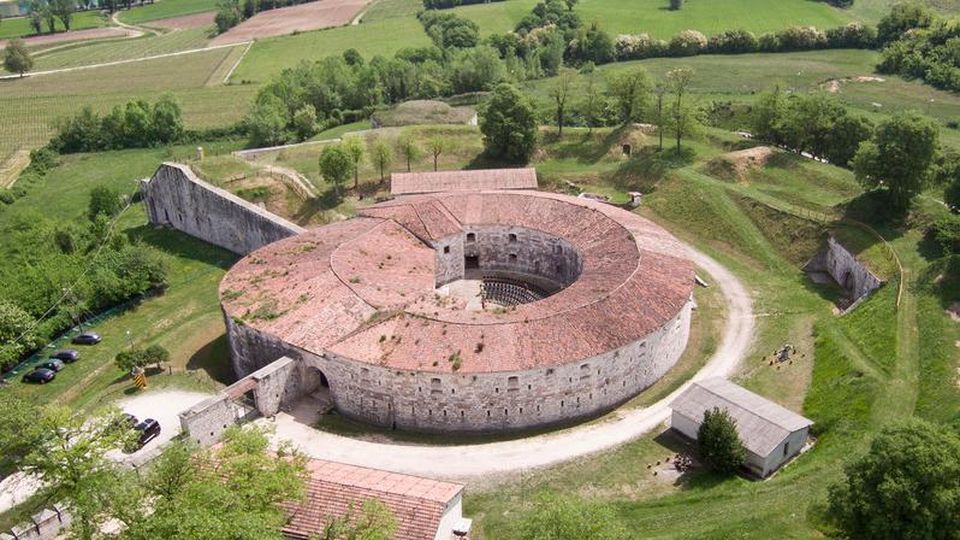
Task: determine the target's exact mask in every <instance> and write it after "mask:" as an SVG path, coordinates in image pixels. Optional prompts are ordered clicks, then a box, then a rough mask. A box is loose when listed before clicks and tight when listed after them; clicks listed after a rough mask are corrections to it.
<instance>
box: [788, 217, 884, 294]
mask: <svg viewBox="0 0 960 540" xmlns="http://www.w3.org/2000/svg"><path fill="white" fill-rule="evenodd" d="M803 270H804V271H806V272H826V273H828V274H830V277H832V278H833V280H834V281H836V282H837V284H838V285H840V287H842V288H843V289H844V290H845V291H847V293H848V294H850V296H851V298H852V300H853V302H852V303H851V305H850V306H848V307H847V308H846V309H845V310H844V312H846V311H849V310H850V309H853V308H854V307H855V306H856V305H857V304H859V302H860V301H861V300H862V299H863V298H865V297H867V296H868V295H869V294H870V293H872V292H873V291H875V290H876V289H878V288H879V287H880V286H881V285H883V280H881V279H880V278H879V277H877V276H876V275H875V274H874V273H873V272H871V271H870V269H869V268H867V267H866V265H864V264H863V263H861V262H860V261H859V260H857V257H856V255H854V254H853V253H851V252H850V251H849V250H847V248H845V247H843V245H842V244H840V242H838V241H837V239H836V238H834V237H833V235H830V236H828V237H827V241H826V243H825V244H824V246H823V247H822V248H821V249H820V251H819V252H818V253H817V254H816V255H815V256H814V257H813V258H812V259H810V261H809V262H808V263H807V264H806V265H804V267H803Z"/></svg>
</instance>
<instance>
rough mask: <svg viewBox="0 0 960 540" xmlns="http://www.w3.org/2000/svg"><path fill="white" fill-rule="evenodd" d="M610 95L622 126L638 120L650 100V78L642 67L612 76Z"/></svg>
mask: <svg viewBox="0 0 960 540" xmlns="http://www.w3.org/2000/svg"><path fill="white" fill-rule="evenodd" d="M608 86H609V92H610V95H611V96H613V98H614V99H615V100H616V102H617V107H618V108H619V110H620V121H621V122H623V124H624V125H627V124H629V123H630V122H635V121H637V120H639V119H640V115H641V114H642V112H643V110H644V109H645V108H646V107H647V104H648V102H649V100H650V90H651V88H652V86H651V84H650V77H649V76H648V75H647V70H645V69H643V68H642V67H638V68H635V69H631V70H629V71H622V72H619V73H617V74H615V75H613V76H612V77H611V78H610V80H609V82H608Z"/></svg>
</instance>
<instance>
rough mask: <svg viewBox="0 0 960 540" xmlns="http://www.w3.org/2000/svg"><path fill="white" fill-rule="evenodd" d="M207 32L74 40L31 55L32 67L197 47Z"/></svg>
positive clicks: (196, 30) (73, 64) (80, 63)
mask: <svg viewBox="0 0 960 540" xmlns="http://www.w3.org/2000/svg"><path fill="white" fill-rule="evenodd" d="M209 33H210V30H209V29H208V28H191V29H187V30H179V31H176V32H170V33H167V34H160V35H145V36H143V37H139V38H135V39H125V40H121V41H105V42H99V43H89V44H87V43H78V44H77V45H75V46H73V47H66V48H62V49H61V48H58V49H57V50H55V51H52V52H49V53H47V54H43V53H40V54H37V55H35V56H34V70H35V71H42V70H47V69H59V68H69V67H76V66H87V65H93V64H102V63H107V62H116V61H118V60H130V59H134V58H145V57H148V56H156V55H160V54H167V53H172V52H179V51H185V50H189V49H199V48H202V47H204V46H206V44H207V43H208V42H209V37H208V34H209Z"/></svg>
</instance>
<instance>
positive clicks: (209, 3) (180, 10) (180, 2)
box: [120, 0, 217, 24]
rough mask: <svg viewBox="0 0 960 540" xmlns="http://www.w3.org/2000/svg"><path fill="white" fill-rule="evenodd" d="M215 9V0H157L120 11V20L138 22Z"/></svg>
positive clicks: (130, 22) (129, 22)
mask: <svg viewBox="0 0 960 540" xmlns="http://www.w3.org/2000/svg"><path fill="white" fill-rule="evenodd" d="M215 9H217V2H216V0H157V1H156V2H155V3H153V4H150V5H147V6H139V7H135V8H132V9H130V10H128V11H124V12H122V13H120V20H121V21H123V22H125V23H127V24H140V23H145V22H149V21H156V20H159V19H169V18H171V17H179V16H181V15H192V14H194V13H203V12H204V11H213V10H215Z"/></svg>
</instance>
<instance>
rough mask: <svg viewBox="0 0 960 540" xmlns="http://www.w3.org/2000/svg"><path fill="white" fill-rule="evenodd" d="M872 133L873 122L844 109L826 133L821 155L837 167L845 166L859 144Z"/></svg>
mask: <svg viewBox="0 0 960 540" xmlns="http://www.w3.org/2000/svg"><path fill="white" fill-rule="evenodd" d="M872 134H873V122H871V121H870V120H868V119H866V118H864V117H862V116H852V115H850V114H847V113H846V111H844V113H843V114H842V115H840V117H839V118H837V119H836V121H835V122H834V123H833V127H832V128H831V129H830V132H829V133H827V137H826V141H825V147H824V151H823V157H824V158H826V159H827V161H829V162H830V163H832V164H834V165H836V166H838V167H846V166H848V165H849V164H850V160H851V159H853V156H854V155H856V153H857V150H858V149H859V148H860V144H861V143H862V142H863V141H865V140H867V139H869V138H870V136H871V135H872Z"/></svg>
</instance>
